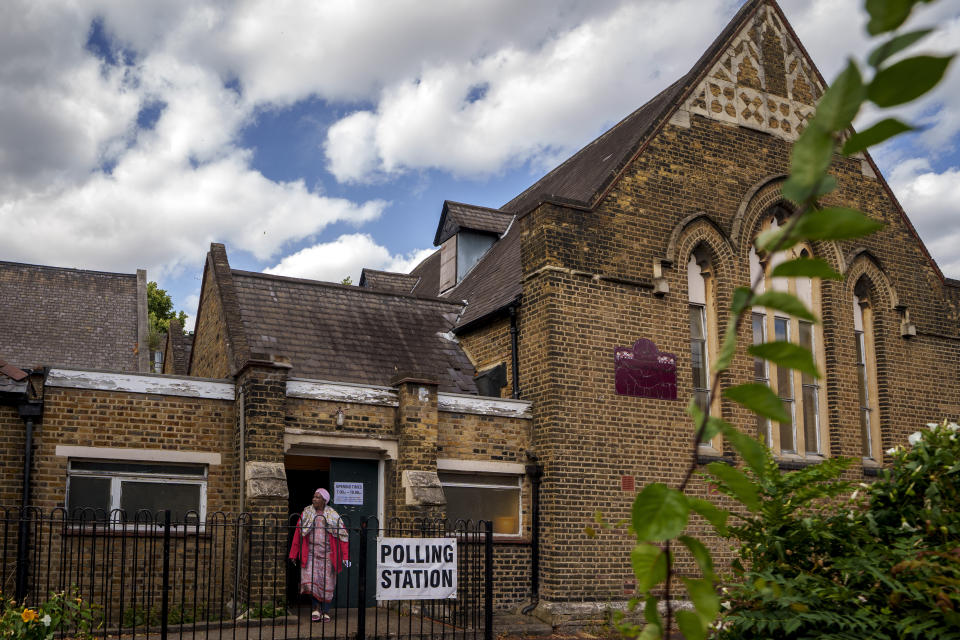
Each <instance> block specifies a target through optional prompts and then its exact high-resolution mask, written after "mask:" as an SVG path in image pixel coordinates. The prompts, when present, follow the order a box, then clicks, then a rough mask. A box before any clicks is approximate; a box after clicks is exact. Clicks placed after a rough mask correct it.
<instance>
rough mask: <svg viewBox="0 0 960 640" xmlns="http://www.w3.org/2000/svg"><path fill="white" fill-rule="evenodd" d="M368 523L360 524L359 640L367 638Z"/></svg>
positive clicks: (358, 572) (358, 570)
mask: <svg viewBox="0 0 960 640" xmlns="http://www.w3.org/2000/svg"><path fill="white" fill-rule="evenodd" d="M368 534H369V529H368V528H367V521H366V520H364V521H363V522H361V523H360V552H359V555H358V564H359V565H360V566H358V567H357V640H365V638H366V637H367V536H368Z"/></svg>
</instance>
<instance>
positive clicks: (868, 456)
mask: <svg viewBox="0 0 960 640" xmlns="http://www.w3.org/2000/svg"><path fill="white" fill-rule="evenodd" d="M853 337H854V349H855V353H856V366H857V392H858V393H857V396H858V399H859V400H858V404H859V407H860V454H861V455H862V456H863V459H864V460H866V461H872V462H877V463H879V462H880V460H881V453H880V452H881V450H882V445H881V443H880V409H879V403H878V401H877V392H878V390H877V360H876V350H875V342H874V340H875V338H874V330H873V307H872V305H871V304H870V297H869V295H868V293H867V288H866V286H864V283H863V282H859V283H857V287H856V288H855V289H854V296H853Z"/></svg>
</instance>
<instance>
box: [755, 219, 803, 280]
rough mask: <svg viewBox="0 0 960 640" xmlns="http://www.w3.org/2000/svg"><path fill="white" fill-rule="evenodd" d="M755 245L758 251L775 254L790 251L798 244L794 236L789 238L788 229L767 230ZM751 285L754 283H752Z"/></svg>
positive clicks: (757, 239) (759, 236)
mask: <svg viewBox="0 0 960 640" xmlns="http://www.w3.org/2000/svg"><path fill="white" fill-rule="evenodd" d="M753 243H754V245H756V247H757V250H758V251H764V252H766V253H773V252H775V251H783V250H785V249H789V248H790V247H792V246H793V245H795V244H797V239H796V238H794V237H792V236H790V237H787V230H786V229H767V230H766V231H761V232H760V233H758V234H757V237H756V239H754V241H753ZM750 284H753V283H752V282H751V283H750Z"/></svg>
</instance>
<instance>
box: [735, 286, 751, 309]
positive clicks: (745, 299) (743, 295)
mask: <svg viewBox="0 0 960 640" xmlns="http://www.w3.org/2000/svg"><path fill="white" fill-rule="evenodd" d="M752 295H753V291H752V290H751V289H750V287H737V288H736V289H734V290H733V302H731V303H730V313H731V314H733V315H737V314H739V313H740V312H741V311H743V310H744V309H746V308H747V306H748V305H749V304H750V297H751V296H752Z"/></svg>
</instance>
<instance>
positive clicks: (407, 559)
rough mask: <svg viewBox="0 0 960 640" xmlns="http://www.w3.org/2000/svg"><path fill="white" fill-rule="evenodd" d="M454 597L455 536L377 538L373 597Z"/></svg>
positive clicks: (455, 567)
mask: <svg viewBox="0 0 960 640" xmlns="http://www.w3.org/2000/svg"><path fill="white" fill-rule="evenodd" d="M456 597H457V540H456V538H378V539H377V600H443V599H446V598H456Z"/></svg>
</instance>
